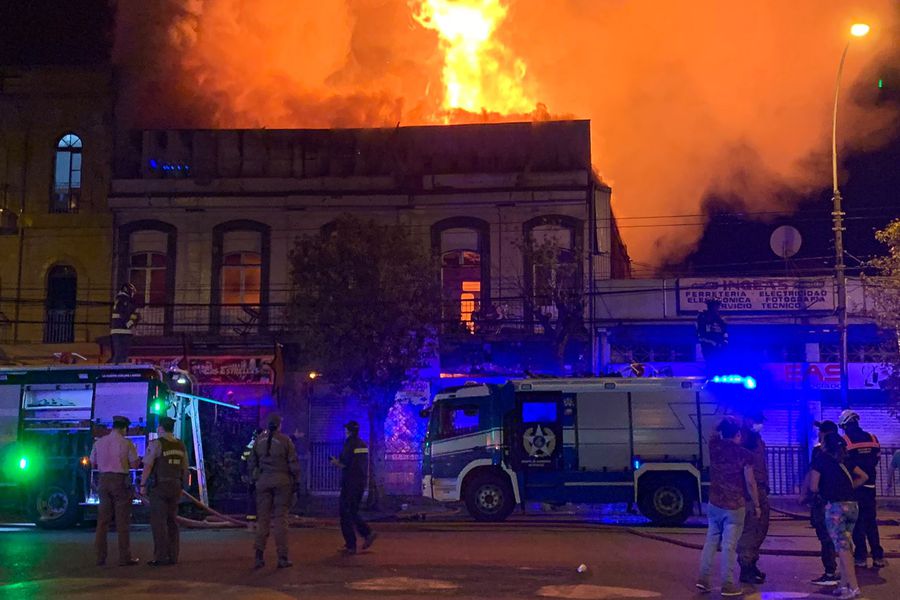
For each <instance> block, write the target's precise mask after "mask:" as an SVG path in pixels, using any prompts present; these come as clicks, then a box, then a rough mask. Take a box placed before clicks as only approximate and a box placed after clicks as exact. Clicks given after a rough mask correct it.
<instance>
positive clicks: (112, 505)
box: [94, 473, 133, 563]
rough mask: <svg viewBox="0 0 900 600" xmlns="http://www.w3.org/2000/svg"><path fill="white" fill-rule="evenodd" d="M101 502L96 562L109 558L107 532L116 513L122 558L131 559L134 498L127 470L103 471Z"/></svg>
mask: <svg viewBox="0 0 900 600" xmlns="http://www.w3.org/2000/svg"><path fill="white" fill-rule="evenodd" d="M98 492H99V495H100V506H99V507H98V508H97V531H96V533H95V534H94V549H95V550H96V551H97V562H106V552H107V547H106V534H107V533H108V532H109V524H110V523H111V522H112V520H113V517H115V521H116V537H118V541H119V562H120V563H122V562H127V561H129V560H131V538H130V536H129V530H128V528H129V527H130V526H131V499H132V497H133V493H132V492H133V490H132V489H131V485H130V482H129V477H128V474H126V473H100V485H99V490H98Z"/></svg>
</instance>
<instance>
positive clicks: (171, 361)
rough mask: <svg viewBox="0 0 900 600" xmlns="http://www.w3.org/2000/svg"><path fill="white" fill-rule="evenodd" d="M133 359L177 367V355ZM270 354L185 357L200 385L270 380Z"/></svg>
mask: <svg viewBox="0 0 900 600" xmlns="http://www.w3.org/2000/svg"><path fill="white" fill-rule="evenodd" d="M134 360H135V361H137V362H142V363H146V362H149V363H152V364H156V365H159V368H160V369H162V370H164V371H165V370H169V369H174V368H178V365H179V363H180V362H182V360H183V359H182V358H181V357H175V356H166V357H159V356H157V357H152V358H150V357H140V358H135V359H134ZM271 362H272V358H271V357H269V356H266V357H261V356H256V357H246V356H240V357H238V356H211V357H205V358H191V359H189V360H188V371H189V372H190V374H191V375H192V376H193V377H194V378H195V379H196V382H197V383H198V384H200V385H209V384H218V383H254V384H271V383H272V366H271Z"/></svg>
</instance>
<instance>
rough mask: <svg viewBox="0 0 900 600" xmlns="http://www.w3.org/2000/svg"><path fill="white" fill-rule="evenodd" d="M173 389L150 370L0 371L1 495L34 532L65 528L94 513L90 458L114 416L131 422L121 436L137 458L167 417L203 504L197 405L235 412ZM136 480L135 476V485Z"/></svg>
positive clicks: (135, 367) (174, 384)
mask: <svg viewBox="0 0 900 600" xmlns="http://www.w3.org/2000/svg"><path fill="white" fill-rule="evenodd" d="M182 381H185V380H184V379H182ZM185 382H186V381H185ZM173 388H175V389H173ZM177 388H178V385H177V382H176V380H173V379H172V377H167V376H166V375H165V374H163V373H162V372H160V371H159V370H157V369H156V368H155V367H152V366H149V365H122V366H111V365H102V366H98V365H89V366H73V365H54V366H49V367H47V366H43V367H4V368H0V492H2V493H3V495H4V497H5V499H6V500H12V502H14V503H16V504H18V505H19V506H21V507H24V508H25V509H26V512H27V513H28V515H29V517H30V518H31V519H32V520H34V522H35V523H36V524H37V525H38V526H39V527H44V528H48V529H58V528H64V527H70V526H72V525H74V524H76V523H78V522H79V521H81V520H82V519H83V518H84V517H88V516H90V513H91V512H93V510H92V509H95V507H96V505H97V502H98V499H97V495H96V479H97V473H96V472H95V471H93V470H92V469H91V465H90V460H89V456H90V452H91V447H92V445H93V443H94V440H95V439H96V438H99V437H102V436H103V435H106V434H107V433H109V431H110V429H111V427H112V418H113V416H114V415H122V416H125V417H128V419H130V420H131V426H130V427H129V429H128V431H127V434H126V435H127V437H128V439H130V440H131V441H132V442H134V444H135V446H136V447H137V449H138V455H139V456H141V457H143V455H144V451H145V450H146V448H147V443H148V442H149V441H150V440H152V439H153V438H155V437H156V428H157V424H158V422H159V418H160V417H162V416H170V417H172V418H174V419H175V421H176V429H175V434H176V435H177V436H178V437H180V438H181V439H182V440H184V442H185V444H186V445H187V447H188V454H189V464H190V468H191V473H192V478H191V480H192V483H191V491H192V493H193V494H195V495H199V497H200V498H201V499H202V501H203V502H204V503H208V498H207V489H206V476H205V468H204V463H203V446H202V443H201V438H200V414H199V408H198V403H199V402H213V403H215V404H221V405H224V406H228V407H230V408H238V407H237V406H234V405H230V404H224V403H221V402H217V401H215V400H211V399H208V398H202V397H199V396H194V395H193V394H189V393H186V392H180V391H177ZM140 476H141V470H140V469H135V470H132V472H131V477H132V480H133V482H135V481H139V480H140ZM136 502H138V501H136Z"/></svg>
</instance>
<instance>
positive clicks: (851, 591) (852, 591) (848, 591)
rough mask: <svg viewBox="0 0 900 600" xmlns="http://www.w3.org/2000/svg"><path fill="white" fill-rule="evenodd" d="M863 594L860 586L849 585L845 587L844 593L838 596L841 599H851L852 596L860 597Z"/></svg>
mask: <svg viewBox="0 0 900 600" xmlns="http://www.w3.org/2000/svg"><path fill="white" fill-rule="evenodd" d="M861 595H862V591H861V590H860V589H859V588H851V587H849V586H847V587H845V588H844V593H843V594H841V595H840V596H838V598H840V599H841V600H850V599H851V598H859V597H860V596H861Z"/></svg>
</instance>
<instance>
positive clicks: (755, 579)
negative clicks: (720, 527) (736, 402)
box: [737, 411, 770, 584]
mask: <svg viewBox="0 0 900 600" xmlns="http://www.w3.org/2000/svg"><path fill="white" fill-rule="evenodd" d="M765 420H766V419H765V417H764V416H763V414H762V412H761V411H751V412H748V413H747V414H746V415H744V424H743V427H742V428H741V440H742V441H741V445H742V446H744V448H746V449H747V450H749V451H750V453H751V454H752V455H753V478H754V479H755V480H756V491H757V494H758V495H759V508H760V511H759V516H757V515H756V513H755V512H753V511H747V516H746V518H745V519H744V530H743V532H742V533H741V537H740V539H739V540H738V544H737V554H738V563H739V564H740V565H741V582H742V583H752V584H761V583H765V581H766V574H765V573H763V572H762V571H760V570H759V567H758V566H757V564H756V563H757V562H758V561H759V550H760V548H761V547H762V545H763V542H764V541H765V540H766V536H767V535H768V534H769V515H770V510H769V466H768V464H767V463H766V443H765V442H764V441H763V439H762V435H761V434H760V432H761V431H762V427H763V421H765Z"/></svg>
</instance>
